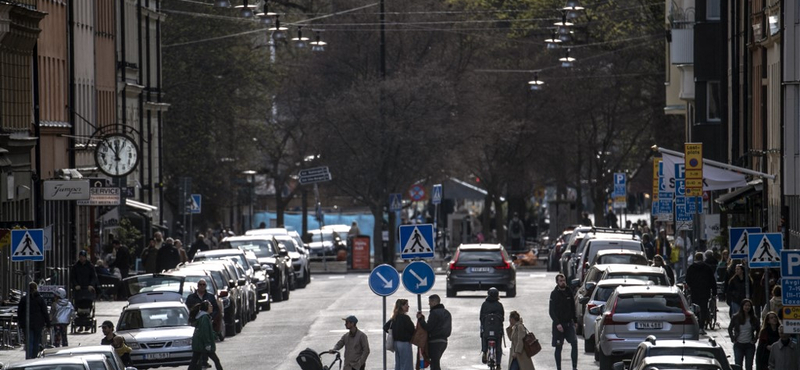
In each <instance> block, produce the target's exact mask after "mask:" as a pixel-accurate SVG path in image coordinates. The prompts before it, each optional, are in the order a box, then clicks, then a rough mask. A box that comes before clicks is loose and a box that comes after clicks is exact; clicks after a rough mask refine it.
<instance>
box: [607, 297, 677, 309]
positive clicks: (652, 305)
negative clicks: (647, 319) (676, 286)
mask: <svg viewBox="0 0 800 370" xmlns="http://www.w3.org/2000/svg"><path fill="white" fill-rule="evenodd" d="M634 312H665V313H678V312H683V303H682V302H681V297H679V296H678V295H676V294H633V295H623V296H620V297H619V298H618V299H617V304H616V308H615V309H614V313H634Z"/></svg>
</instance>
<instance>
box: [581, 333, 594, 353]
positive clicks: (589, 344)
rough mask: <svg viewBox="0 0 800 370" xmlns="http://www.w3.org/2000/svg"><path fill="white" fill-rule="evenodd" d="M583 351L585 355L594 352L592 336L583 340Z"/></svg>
mask: <svg viewBox="0 0 800 370" xmlns="http://www.w3.org/2000/svg"><path fill="white" fill-rule="evenodd" d="M583 351H584V352H586V353H592V352H594V336H591V337H590V338H589V339H584V340H583Z"/></svg>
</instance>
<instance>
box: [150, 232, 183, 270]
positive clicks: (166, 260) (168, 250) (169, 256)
mask: <svg viewBox="0 0 800 370" xmlns="http://www.w3.org/2000/svg"><path fill="white" fill-rule="evenodd" d="M156 255H157V256H158V259H157V261H156V271H158V272H161V271H167V270H172V269H174V268H175V267H177V266H178V264H179V263H181V253H180V252H178V250H177V249H175V240H173V239H172V238H167V240H166V241H165V242H164V245H162V246H161V249H159V250H158V254H156Z"/></svg>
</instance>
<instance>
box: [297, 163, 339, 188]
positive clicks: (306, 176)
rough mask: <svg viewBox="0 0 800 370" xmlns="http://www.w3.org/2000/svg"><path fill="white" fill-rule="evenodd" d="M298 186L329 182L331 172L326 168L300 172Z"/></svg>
mask: <svg viewBox="0 0 800 370" xmlns="http://www.w3.org/2000/svg"><path fill="white" fill-rule="evenodd" d="M298 177H299V181H300V185H305V184H313V183H315V182H323V181H331V179H332V177H331V172H330V170H328V166H322V167H314V168H306V169H304V170H300V173H299V174H298Z"/></svg>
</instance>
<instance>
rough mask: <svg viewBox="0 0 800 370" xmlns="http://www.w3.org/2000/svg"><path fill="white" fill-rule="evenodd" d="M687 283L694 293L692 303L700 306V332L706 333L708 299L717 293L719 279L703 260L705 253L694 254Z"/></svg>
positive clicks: (688, 269)
mask: <svg viewBox="0 0 800 370" xmlns="http://www.w3.org/2000/svg"><path fill="white" fill-rule="evenodd" d="M686 285H688V286H689V289H690V291H691V294H692V303H696V304H697V305H698V306H700V317H699V318H698V320H697V321H698V323H699V324H700V334H705V333H706V331H705V328H706V320H708V318H709V312H708V300H709V299H711V297H713V296H716V295H717V280H716V279H714V270H712V269H711V266H709V265H707V264H705V263H704V262H703V253H702V252H697V253H695V254H694V263H692V265H691V266H689V268H687V269H686Z"/></svg>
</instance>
